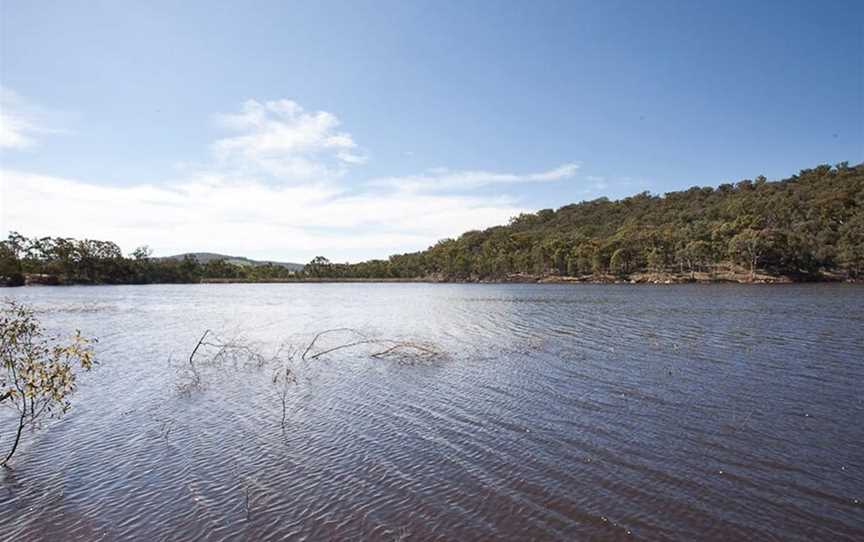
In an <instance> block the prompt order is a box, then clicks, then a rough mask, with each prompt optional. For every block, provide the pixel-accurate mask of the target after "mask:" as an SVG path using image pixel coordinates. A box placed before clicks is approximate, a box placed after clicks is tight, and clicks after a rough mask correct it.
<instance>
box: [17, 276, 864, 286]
mask: <svg viewBox="0 0 864 542" xmlns="http://www.w3.org/2000/svg"><path fill="white" fill-rule="evenodd" d="M32 278H33V280H27V281H26V283H25V284H22V285H18V286H8V285H0V288H4V287H6V288H16V287H28V286H36V287H39V286H124V285H125V286H131V285H140V286H143V285H148V284H340V283H345V284H364V283H367V284H627V285H640V284H642V285H674V284H741V285H750V284H761V285H764V284H770V285H778V284H830V283H843V284H864V279H860V278H859V279H853V278H848V277H845V276H840V275H826V274H822V275H819V276H807V277H790V276H787V275H767V274H762V273H757V274H756V275H755V276H751V275H750V274H749V273H718V274H708V273H694V274H689V273H688V274H685V275H682V274H669V273H634V274H632V275H629V276H625V277H616V276H612V275H600V276H594V275H587V276H582V277H572V276H561V275H510V276H507V277H502V278H497V279H484V278H479V277H475V278H468V279H452V278H444V277H418V278H396V277H379V278H362V277H353V278H349V277H298V278H288V279H263V280H259V279H240V278H205V279H202V280H200V281H199V282H150V283H107V282H101V283H86V282H64V281H62V280H59V278H57V277H52V280H40V279H42V278H43V277H38V278H37V277H32ZM28 279H30V277H28Z"/></svg>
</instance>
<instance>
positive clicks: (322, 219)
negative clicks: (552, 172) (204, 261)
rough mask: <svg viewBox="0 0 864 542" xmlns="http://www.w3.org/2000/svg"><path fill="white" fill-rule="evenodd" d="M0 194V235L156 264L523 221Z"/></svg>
mask: <svg viewBox="0 0 864 542" xmlns="http://www.w3.org/2000/svg"><path fill="white" fill-rule="evenodd" d="M0 193H2V194H4V196H5V197H4V198H3V203H2V205H3V208H2V209H0V217H2V218H0V222H2V224H0V227H2V228H3V229H4V230H8V229H17V230H19V231H21V232H22V233H25V234H27V235H56V234H62V235H68V236H73V237H91V238H99V239H111V240H114V241H116V242H117V243H119V244H120V245H121V246H122V247H123V248H125V249H126V250H131V249H132V248H134V247H135V246H139V245H142V244H150V245H151V246H152V247H154V248H155V249H156V250H157V253H159V254H163V255H164V254H170V253H177V252H183V251H189V250H209V251H214V252H236V253H241V254H247V255H250V256H255V255H258V256H262V257H268V258H291V259H297V260H300V261H308V259H311V258H312V257H313V256H315V255H318V254H324V255H327V256H328V257H331V258H334V259H338V260H348V259H351V260H357V259H362V258H368V257H385V256H387V255H390V254H392V253H394V252H400V251H411V250H418V249H421V248H425V247H426V246H428V245H430V244H432V243H434V242H435V241H437V240H439V239H443V238H445V237H452V236H455V235H458V234H460V233H462V232H463V231H466V230H470V229H474V228H483V227H488V226H492V225H495V224H500V223H503V222H506V220H507V219H508V218H510V217H512V216H514V215H517V214H519V213H520V212H522V211H524V209H523V208H521V207H519V206H517V205H516V204H515V203H514V202H513V201H512V200H511V199H509V198H505V197H501V198H493V199H490V198H478V197H468V196H456V195H418V194H405V193H399V192H395V193H392V194H387V195H381V194H378V195H369V194H361V195H348V194H346V193H344V192H340V191H339V190H338V189H334V188H332V186H331V185H324V184H304V185H299V186H290V185H289V186H280V185H274V184H272V183H267V182H260V181H243V182H238V181H234V180H230V179H226V178H220V177H213V176H209V177H202V178H195V179H190V180H187V181H182V182H179V183H176V184H174V185H172V186H171V187H166V186H157V185H138V186H129V187H109V186H100V185H98V184H95V183H92V182H86V181H80V180H73V179H65V178H58V177H50V176H43V175H34V174H30V173H26V172H20V171H14V170H0ZM12 202H14V204H13V203H12ZM73 217H87V220H80V219H77V218H75V219H73Z"/></svg>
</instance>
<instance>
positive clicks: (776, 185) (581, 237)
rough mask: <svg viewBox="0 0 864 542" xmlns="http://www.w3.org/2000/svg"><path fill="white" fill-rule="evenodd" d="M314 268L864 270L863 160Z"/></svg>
mask: <svg viewBox="0 0 864 542" xmlns="http://www.w3.org/2000/svg"><path fill="white" fill-rule="evenodd" d="M315 264H316V262H312V265H311V267H310V266H307V272H309V273H318V274H320V275H323V276H343V277H437V278H439V279H443V280H466V279H467V280H473V279H477V280H482V279H492V280H496V279H497V280H501V279H506V278H508V277H510V278H515V277H514V275H519V274H521V275H531V276H535V277H536V276H548V275H555V276H564V277H567V276H569V277H582V278H586V279H587V278H595V279H597V278H602V277H605V278H607V279H609V278H612V277H618V278H627V277H632V276H634V275H638V274H642V273H655V274H666V275H667V276H668V275H674V276H677V277H678V278H681V277H688V276H700V277H703V278H706V279H707V280H710V279H711V278H714V277H721V276H724V275H723V273H726V275H725V276H729V273H734V272H738V276H741V275H742V273H743V275H744V277H745V279H746V277H747V276H748V275H749V277H750V278H753V277H755V276H757V273H760V274H767V275H773V276H784V277H788V278H790V279H792V280H808V279H810V280H818V279H825V278H860V277H861V276H862V271H864V164H859V165H857V166H849V165H848V164H847V163H842V164H838V165H837V166H836V167H831V166H827V165H823V166H819V167H816V168H814V169H808V170H803V171H801V172H800V173H799V174H798V175H795V176H793V177H791V178H789V179H785V180H782V181H778V182H768V181H767V180H766V179H765V178H764V177H761V176H760V177H757V178H756V179H755V180H749V179H748V180H743V181H741V182H738V183H736V184H734V185H733V184H723V185H720V186H719V187H717V188H711V187H693V188H690V189H689V190H684V191H681V192H671V193H668V194H665V195H663V196H658V195H652V194H649V193H647V192H644V193H641V194H637V195H635V196H632V197H628V198H625V199H622V200H619V201H610V200H608V199H606V198H601V199H597V200H593V201H587V202H583V203H576V204H571V205H566V206H564V207H561V208H560V209H557V210H552V209H544V210H541V211H538V212H536V213H532V214H523V215H520V216H518V217H515V218H513V219H511V221H510V223H509V224H508V225H506V226H496V227H493V228H489V229H486V230H483V231H469V232H466V233H464V234H462V235H461V236H460V237H459V238H457V239H446V240H443V241H440V242H439V243H437V244H435V245H434V246H432V247H430V248H429V249H427V250H424V251H422V252H416V253H412V254H401V255H397V256H392V257H390V258H389V260H387V261H383V260H373V261H368V262H362V263H358V264H353V265H333V264H326V265H320V264H321V262H320V261H319V262H318V264H319V265H315Z"/></svg>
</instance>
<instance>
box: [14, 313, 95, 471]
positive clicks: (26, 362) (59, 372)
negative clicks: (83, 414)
mask: <svg viewBox="0 0 864 542" xmlns="http://www.w3.org/2000/svg"><path fill="white" fill-rule="evenodd" d="M92 342H94V340H92V339H87V338H85V337H83V336H82V335H81V333H80V332H79V331H76V332H75V334H74V335H73V336H72V338H71V340H69V341H68V342H64V341H60V340H58V339H56V338H53V337H49V336H46V334H45V330H44V329H43V328H42V326H41V325H40V324H39V321H38V320H37V319H36V316H35V315H34V314H33V311H32V310H31V309H29V308H27V307H24V306H22V305H20V304H18V303H15V302H9V303H7V304H6V306H5V307H3V308H2V312H0V406H3V407H8V408H12V409H14V410H16V411H17V414H18V415H17V429H16V432H15V439H14V441H13V442H12V446H11V448H10V450H9V452H8V453H7V454H6V455H5V456H0V457H3V459H2V460H0V466H2V467H5V466H7V465H8V463H9V460H10V459H12V456H13V455H14V454H15V450H17V449H18V443H19V442H20V441H21V433H22V432H23V431H24V428H25V427H35V426H36V425H37V424H38V423H39V421H40V420H41V419H42V418H43V417H59V416H62V415H63V414H64V413H66V412H67V411H68V410H69V408H70V406H71V405H70V403H69V397H70V395H71V394H72V393H73V392H74V391H75V379H76V374H77V370H78V369H83V370H90V369H91V368H92V367H93V363H94V360H93V351H92V349H91V347H90V344H91V343H92Z"/></svg>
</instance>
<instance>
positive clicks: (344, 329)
mask: <svg viewBox="0 0 864 542" xmlns="http://www.w3.org/2000/svg"><path fill="white" fill-rule="evenodd" d="M337 331H348V332H351V333H354V334H356V335H359V336H361V337H366V335H365V334H364V333H361V332H359V331H357V330H356V329H354V328H350V327H337V328H333V329H325V330H324V331H319V332H318V333H317V334H316V335H315V337H314V338H313V339H312V341H311V342H310V343H309V345H308V346H306V350H304V351H303V355H302V356H300V357H301V359H303V361H306V355H307V354H308V353H309V351H310V350H312V347H314V346H315V343H316V342H318V339H319V338H321V336H323V335H327V334H328V333H335V332H337ZM357 344H363V343H362V342H358V343H357ZM319 355H320V354H316V355H315V356H312V357H311V358H310V359H315V358H317V357H318V356H319Z"/></svg>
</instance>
